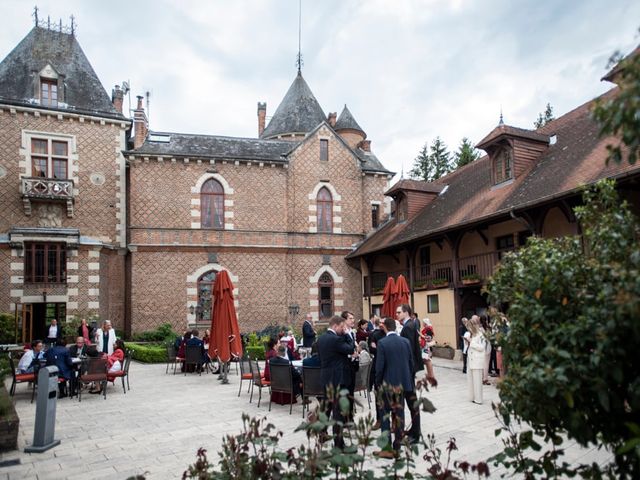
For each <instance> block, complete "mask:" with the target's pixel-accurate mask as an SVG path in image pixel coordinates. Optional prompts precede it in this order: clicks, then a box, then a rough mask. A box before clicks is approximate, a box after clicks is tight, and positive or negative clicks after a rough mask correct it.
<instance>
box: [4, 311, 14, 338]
mask: <svg viewBox="0 0 640 480" xmlns="http://www.w3.org/2000/svg"><path fill="white" fill-rule="evenodd" d="M0 343H16V326H15V320H14V316H13V315H11V314H10V313H0Z"/></svg>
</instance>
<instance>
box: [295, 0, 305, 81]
mask: <svg viewBox="0 0 640 480" xmlns="http://www.w3.org/2000/svg"><path fill="white" fill-rule="evenodd" d="M303 64H304V62H303V61H302V0H298V55H297V57H296V66H297V67H298V75H300V73H301V72H302V65H303Z"/></svg>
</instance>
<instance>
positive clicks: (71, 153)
mask: <svg viewBox="0 0 640 480" xmlns="http://www.w3.org/2000/svg"><path fill="white" fill-rule="evenodd" d="M35 139H39V140H48V141H63V142H67V145H68V151H67V153H68V156H67V159H68V163H67V179H68V180H73V194H74V196H75V195H78V194H79V190H78V184H79V183H80V175H79V172H78V170H79V168H78V165H79V158H78V143H77V137H76V135H69V134H67V133H59V132H43V131H37V130H22V144H21V145H20V149H19V151H18V154H19V156H20V157H21V159H20V160H19V161H18V171H19V178H21V179H22V178H23V177H31V174H32V172H33V162H32V160H31V158H32V156H36V157H37V156H38V155H37V154H36V155H33V154H32V153H31V142H32V140H35Z"/></svg>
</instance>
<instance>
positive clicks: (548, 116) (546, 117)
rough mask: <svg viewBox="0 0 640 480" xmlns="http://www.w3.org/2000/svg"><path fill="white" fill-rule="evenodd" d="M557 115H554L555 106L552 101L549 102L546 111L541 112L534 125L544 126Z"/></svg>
mask: <svg viewBox="0 0 640 480" xmlns="http://www.w3.org/2000/svg"><path fill="white" fill-rule="evenodd" d="M554 118H555V117H554V116H553V107H552V106H551V104H550V103H547V107H546V108H545V110H544V113H542V112H540V113H539V114H538V119H537V120H536V121H535V122H533V125H534V126H535V127H536V128H540V127H544V126H545V125H546V124H547V123H549V122H550V121H551V120H553V119H554Z"/></svg>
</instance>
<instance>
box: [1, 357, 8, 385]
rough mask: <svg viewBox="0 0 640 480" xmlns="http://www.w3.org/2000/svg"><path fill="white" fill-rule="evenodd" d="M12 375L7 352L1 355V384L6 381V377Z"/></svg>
mask: <svg viewBox="0 0 640 480" xmlns="http://www.w3.org/2000/svg"><path fill="white" fill-rule="evenodd" d="M9 373H11V368H10V367H9V358H8V357H7V354H6V353H5V352H2V354H0V384H1V383H2V381H3V380H4V377H5V376H6V375H8V374H9Z"/></svg>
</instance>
